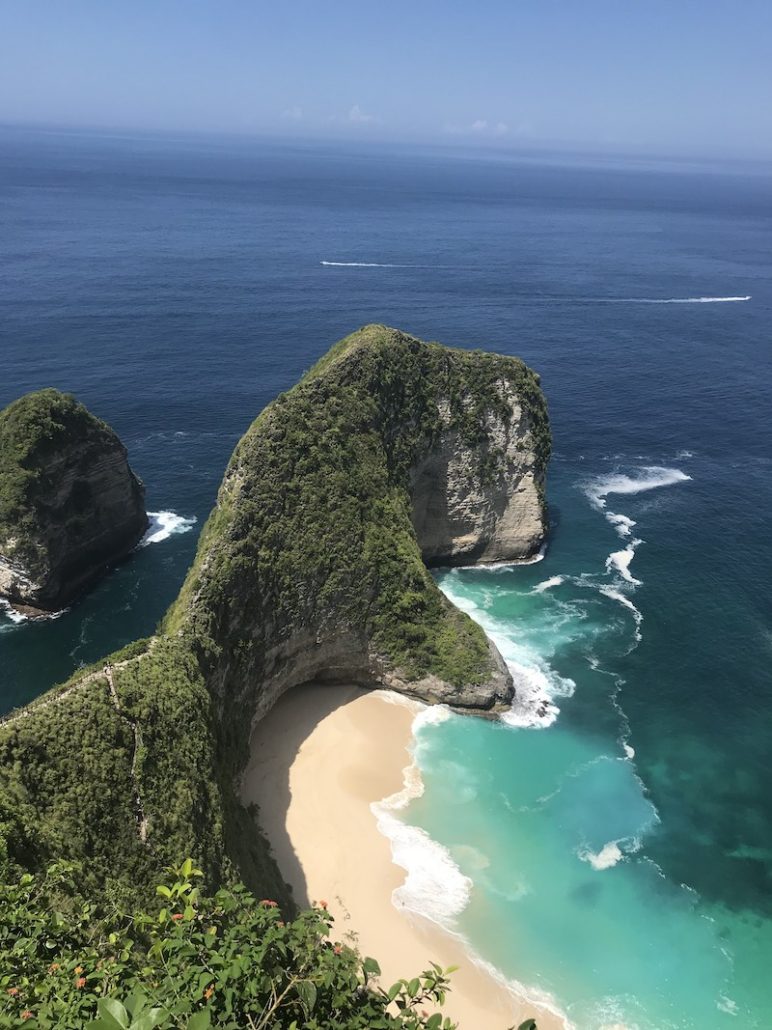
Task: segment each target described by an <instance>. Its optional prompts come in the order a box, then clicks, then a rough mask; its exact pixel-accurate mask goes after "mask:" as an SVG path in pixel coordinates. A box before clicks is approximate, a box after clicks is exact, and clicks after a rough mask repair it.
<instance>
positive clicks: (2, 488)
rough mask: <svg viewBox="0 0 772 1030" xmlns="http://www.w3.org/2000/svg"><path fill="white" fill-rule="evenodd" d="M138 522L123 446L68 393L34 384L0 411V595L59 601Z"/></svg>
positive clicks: (137, 499) (82, 584) (136, 532)
mask: <svg viewBox="0 0 772 1030" xmlns="http://www.w3.org/2000/svg"><path fill="white" fill-rule="evenodd" d="M147 526H148V518H147V513H146V512H145V505H144V488H143V486H142V483H141V482H140V481H139V480H138V479H137V477H136V476H135V475H134V473H133V472H132V471H131V469H130V468H129V464H128V461H127V457H126V448H125V447H124V446H123V444H122V443H121V441H120V440H119V439H118V437H117V436H116V434H115V433H114V432H113V430H112V429H111V428H110V427H109V426H108V425H106V424H105V423H104V422H102V421H101V420H100V419H98V418H96V417H95V416H94V415H92V414H91V413H90V412H89V411H88V410H87V409H86V408H85V407H84V406H83V405H82V404H79V403H78V402H77V401H76V400H75V398H74V397H71V396H69V395H68V394H63V393H60V392H59V391H58V390H53V389H47V390H39V391H37V392H36V393H30V394H27V395H26V396H24V397H21V398H20V399H19V400H17V401H14V402H13V403H12V404H10V405H9V406H8V407H7V408H5V409H4V410H3V411H1V412H0V597H3V598H5V599H6V600H7V601H9V602H10V603H11V604H13V605H14V606H15V607H20V608H22V609H23V610H25V609H26V610H31V611H32V612H33V613H34V612H36V611H37V612H40V611H43V612H50V611H55V610H57V609H59V608H62V607H64V606H65V605H66V604H68V603H69V602H70V601H71V600H73V598H75V597H77V596H78V595H79V594H81V593H82V592H83V591H84V590H86V589H87V588H88V587H89V586H91V585H92V584H93V583H94V582H95V581H96V580H98V579H99V578H100V576H102V575H103V574H104V573H105V572H106V570H107V569H108V568H110V566H112V565H114V564H115V563H116V562H118V561H120V560H121V559H122V558H124V557H125V556H126V555H127V554H128V553H129V552H130V551H131V550H132V549H133V548H134V547H135V546H136V545H137V543H138V542H139V540H140V539H141V538H142V535H143V533H144V532H145V530H146V529H147Z"/></svg>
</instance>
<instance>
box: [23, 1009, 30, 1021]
mask: <svg viewBox="0 0 772 1030" xmlns="http://www.w3.org/2000/svg"><path fill="white" fill-rule="evenodd" d="M21 1018H22V1019H24V1020H27V1019H32V1013H31V1012H30V1010H29V1009H25V1010H24V1011H23V1012H22V1014H21Z"/></svg>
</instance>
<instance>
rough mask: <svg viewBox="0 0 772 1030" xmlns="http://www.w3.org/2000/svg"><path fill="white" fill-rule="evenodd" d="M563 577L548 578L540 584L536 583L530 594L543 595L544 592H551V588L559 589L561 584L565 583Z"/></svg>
mask: <svg viewBox="0 0 772 1030" xmlns="http://www.w3.org/2000/svg"><path fill="white" fill-rule="evenodd" d="M565 580H566V577H565V576H550V578H549V579H543V580H542V581H541V583H537V584H536V586H535V587H534V588H533V589H532V590H531V593H532V594H543V593H544V591H545V590H551V589H552V588H553V587H559V586H560V584H561V583H565Z"/></svg>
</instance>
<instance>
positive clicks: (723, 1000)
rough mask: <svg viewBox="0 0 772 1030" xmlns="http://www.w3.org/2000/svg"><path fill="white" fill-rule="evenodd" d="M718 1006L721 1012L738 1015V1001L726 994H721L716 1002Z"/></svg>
mask: <svg viewBox="0 0 772 1030" xmlns="http://www.w3.org/2000/svg"><path fill="white" fill-rule="evenodd" d="M716 1008H717V1009H718V1010H719V1011H720V1012H726V1013H727V1015H730V1016H736V1015H737V1014H738V1011H739V1009H738V1007H737V1002H736V1001H733V1000H732V998H728V997H727V996H726V995H725V994H721V995H719V999H718V1001H717V1002H716Z"/></svg>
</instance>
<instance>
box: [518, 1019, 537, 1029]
mask: <svg viewBox="0 0 772 1030" xmlns="http://www.w3.org/2000/svg"><path fill="white" fill-rule="evenodd" d="M517 1030H537V1026H536V1020H535V1019H526V1021H525V1022H524V1023H521V1024H520V1026H519V1027H518V1028H517Z"/></svg>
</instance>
